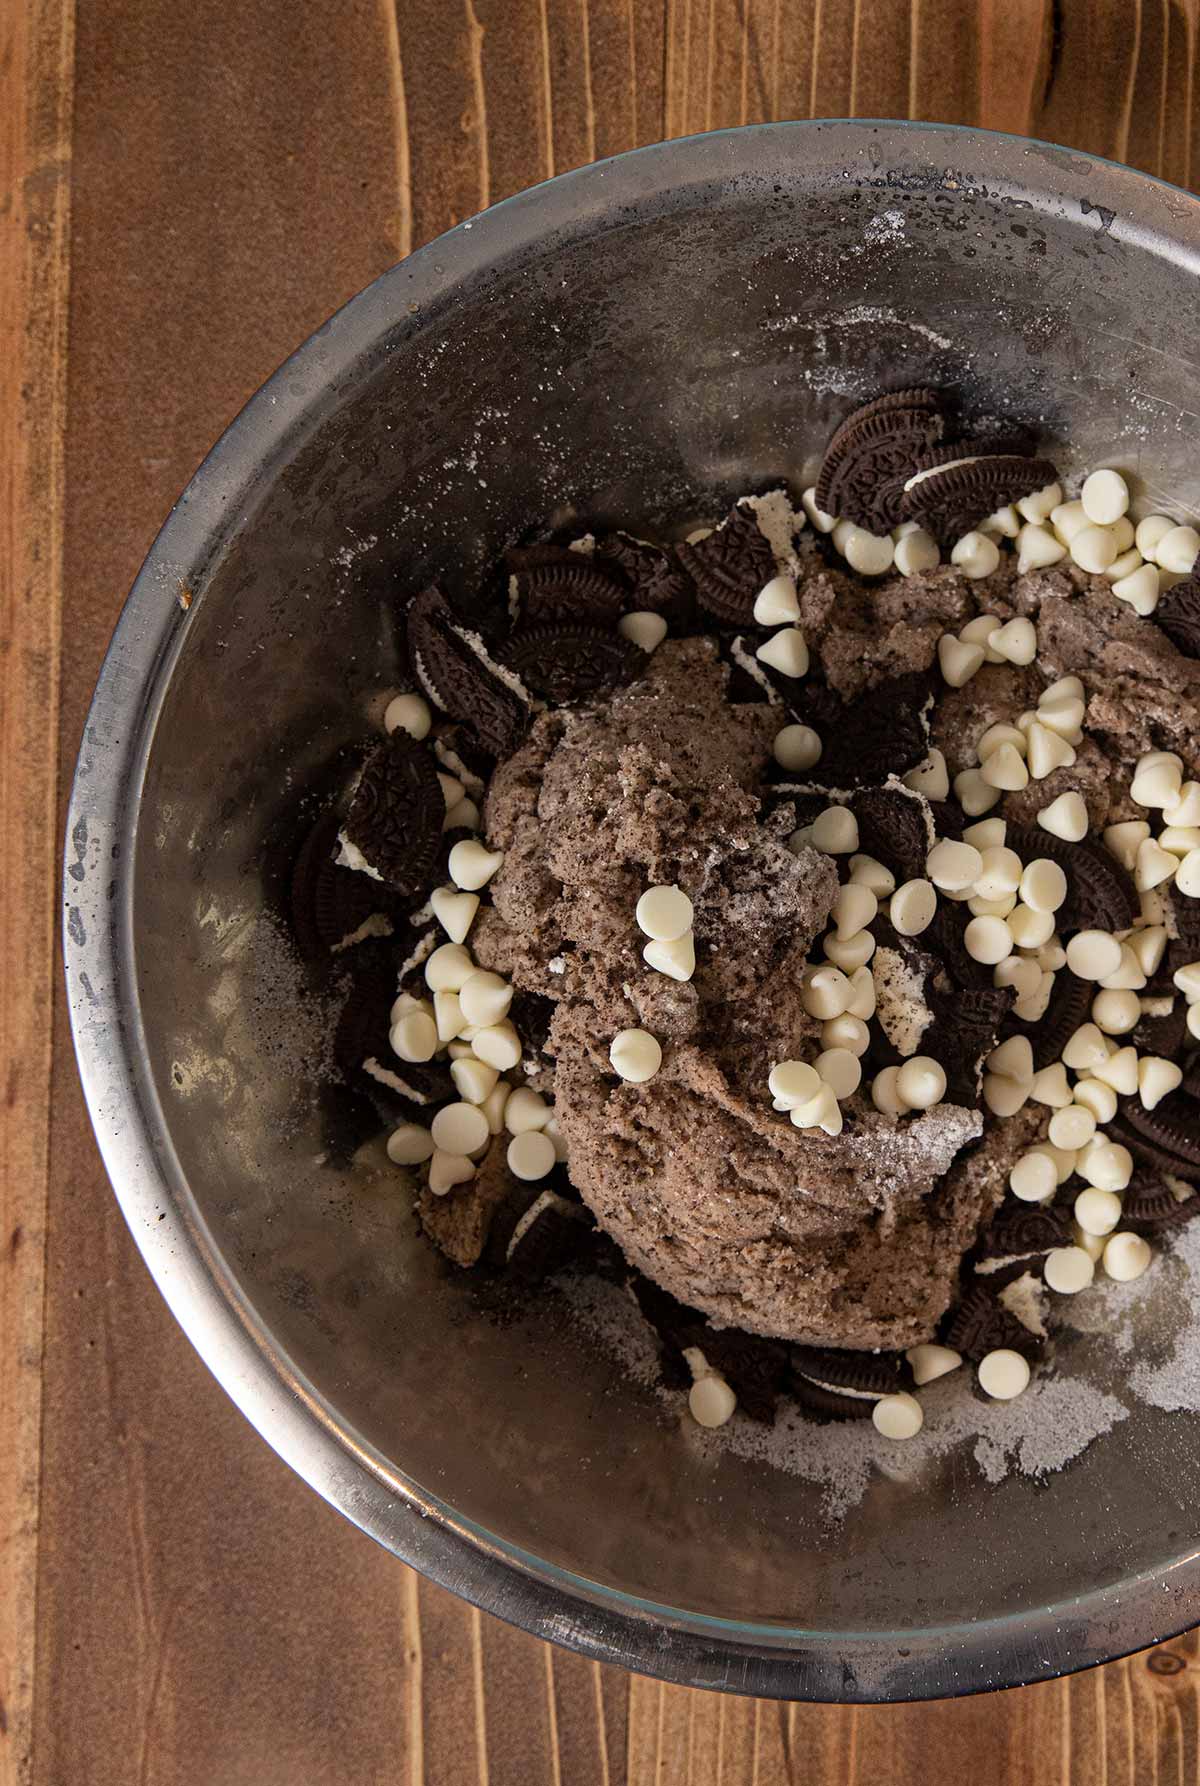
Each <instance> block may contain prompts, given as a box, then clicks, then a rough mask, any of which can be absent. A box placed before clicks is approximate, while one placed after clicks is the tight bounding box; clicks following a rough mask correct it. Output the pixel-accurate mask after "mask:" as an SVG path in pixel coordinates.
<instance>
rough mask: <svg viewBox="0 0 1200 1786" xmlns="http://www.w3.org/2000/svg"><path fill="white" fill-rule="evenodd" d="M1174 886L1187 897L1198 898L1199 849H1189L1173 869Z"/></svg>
mask: <svg viewBox="0 0 1200 1786" xmlns="http://www.w3.org/2000/svg"><path fill="white" fill-rule="evenodd" d="M1175 888H1176V891H1177V892H1179V893H1183V894H1185V895H1186V896H1187V897H1188V898H1189V899H1200V850H1189V851H1188V853H1187V855H1186V856H1185V857H1184V858H1183V860H1182V862H1181V863H1180V864H1179V867H1178V868H1177V869H1176V871H1175Z"/></svg>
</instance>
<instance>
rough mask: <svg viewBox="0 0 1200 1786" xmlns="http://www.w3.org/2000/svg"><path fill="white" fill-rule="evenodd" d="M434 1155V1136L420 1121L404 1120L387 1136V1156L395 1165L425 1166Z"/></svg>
mask: <svg viewBox="0 0 1200 1786" xmlns="http://www.w3.org/2000/svg"><path fill="white" fill-rule="evenodd" d="M432 1155H433V1136H432V1135H431V1134H430V1133H429V1130H428V1129H423V1128H422V1127H421V1125H420V1124H419V1123H415V1122H402V1123H401V1124H400V1127H399V1128H397V1129H393V1130H392V1132H391V1134H390V1135H389V1136H388V1138H387V1157H388V1159H389V1160H391V1162H392V1164H393V1165H394V1166H423V1165H424V1164H425V1161H426V1160H428V1159H430V1158H431V1157H432Z"/></svg>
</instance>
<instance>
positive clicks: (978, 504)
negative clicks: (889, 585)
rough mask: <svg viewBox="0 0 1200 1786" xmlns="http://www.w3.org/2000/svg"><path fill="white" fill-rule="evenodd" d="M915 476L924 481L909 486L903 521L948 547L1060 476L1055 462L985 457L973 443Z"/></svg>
mask: <svg viewBox="0 0 1200 1786" xmlns="http://www.w3.org/2000/svg"><path fill="white" fill-rule="evenodd" d="M976 455H979V456H976ZM913 473H914V474H915V475H916V476H917V478H918V479H919V481H917V482H914V481H913V478H912V477H911V476H910V478H909V479H908V481H907V487H906V488H905V489H904V491H903V494H902V496H901V498H900V508H901V510H902V516H901V518H902V519H903V520H905V521H917V522H919V523H920V525H921V526H922V527H923V528H924V529H925V530H926V532H927V533H931V534H932V535H933V537H934V538H935V539H936V540H937V541H938V542H939V544H940V545H942V546H943V547H949V546H952V545H953V544H954V542H955V540H957V539H961V537H962V535H963V534H964V533H969V532H970V531H971V529H972V528H973V527H975V526H976V525H977V524H978V523H979V522H980V521H982V520H984V519H985V517H986V516H988V515H990V514H992V513H994V511H995V510H996V509H998V508H1004V507H1005V506H1006V505H1007V504H1008V503H1012V502H1019V501H1020V499H1021V497H1022V496H1032V495H1033V493H1034V491H1035V490H1041V489H1043V488H1044V487H1045V486H1046V485H1047V484H1052V483H1053V482H1054V481H1055V479H1056V478H1057V476H1058V473H1057V471H1056V470H1055V468H1054V466H1053V465H1052V464H1051V463H1050V461H1049V459H1033V458H1026V457H1024V456H1022V455H1019V454H1016V453H983V454H980V453H979V445H978V443H974V442H971V441H963V442H962V443H961V445H960V446H959V447H957V448H955V447H943V448H942V449H941V451H940V452H938V453H935V454H930V455H929V456H928V457H926V458H925V459H923V460H922V461H921V462H920V463H919V464H918V465H915V466H914V467H913Z"/></svg>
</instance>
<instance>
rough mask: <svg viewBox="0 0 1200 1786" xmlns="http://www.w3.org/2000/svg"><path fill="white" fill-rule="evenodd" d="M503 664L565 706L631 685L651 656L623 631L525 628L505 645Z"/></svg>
mask: <svg viewBox="0 0 1200 1786" xmlns="http://www.w3.org/2000/svg"><path fill="white" fill-rule="evenodd" d="M504 661H505V663H506V664H508V665H509V666H510V667H511V668H512V669H514V670H515V671H516V672H517V674H518V675H519V676H520V678H521V680H522V681H523V682H524V683H526V684H527V686H528V687H529V688H531V689H532V690H533V691H534V693H535V694H538V695H541V696H542V698H543V699H544V700H547V701H550V702H551V703H553V705H555V706H558V707H565V706H568V705H570V704H571V703H573V702H575V701H586V700H589V699H591V698H592V697H593V696H595V695H598V694H602V693H603V692H604V691H605V690H606V689H610V688H616V687H618V686H619V685H620V684H621V683H624V682H632V681H633V679H634V677H635V676H636V675H637V673H638V671H639V670H642V669H644V668H645V666H646V654H645V652H644V651H642V650H641V649H640V647H638V646H637V645H634V644H633V643H632V642H631V641H630V640H629V639H623V638H622V637H621V635H620V633H617V632H610V631H608V630H606V629H605V628H604V627H599V626H585V625H582V624H580V623H577V622H572V623H570V624H568V623H566V622H562V623H559V624H556V625H554V626H529V627H521V629H520V630H519V631H518V632H515V633H514V634H513V636H512V638H511V639H509V641H508V643H507V644H506V645H505V647H504Z"/></svg>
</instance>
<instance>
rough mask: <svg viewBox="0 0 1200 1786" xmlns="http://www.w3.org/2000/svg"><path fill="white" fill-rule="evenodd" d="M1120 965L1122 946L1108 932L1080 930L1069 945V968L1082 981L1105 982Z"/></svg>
mask: <svg viewBox="0 0 1200 1786" xmlns="http://www.w3.org/2000/svg"><path fill="white" fill-rule="evenodd" d="M1120 965H1121V945H1120V943H1119V942H1118V941H1117V939H1116V937H1115V936H1113V935H1112V934H1111V933H1110V932H1109V931H1107V930H1079V931H1077V932H1076V933H1075V935H1074V936H1073V937H1072V938H1071V940H1070V942H1069V943H1068V944H1067V966H1068V967H1069V968H1070V970H1071V972H1072V973H1073V974H1077V975H1078V976H1079V978H1080V979H1081V980H1103V979H1104V978H1105V976H1106V975H1108V974H1115V973H1116V971H1117V969H1118V968H1119V967H1120ZM1067 1064H1068V1065H1070V1062H1068V1063H1067Z"/></svg>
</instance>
